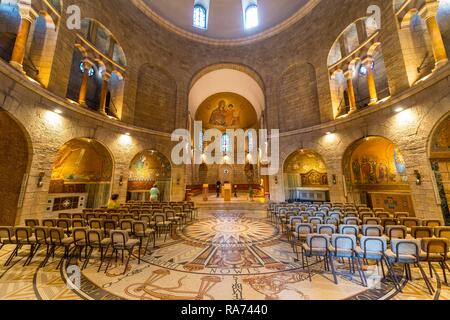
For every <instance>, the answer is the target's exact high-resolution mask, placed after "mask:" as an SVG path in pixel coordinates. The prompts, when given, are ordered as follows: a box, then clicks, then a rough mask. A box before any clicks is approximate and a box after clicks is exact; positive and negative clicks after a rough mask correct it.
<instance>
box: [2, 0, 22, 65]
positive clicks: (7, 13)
mask: <svg viewBox="0 0 450 320" xmlns="http://www.w3.org/2000/svg"><path fill="white" fill-rule="evenodd" d="M20 21H21V16H20V12H19V7H18V6H17V4H14V3H12V2H11V3H3V1H2V2H0V58H2V59H3V60H5V61H7V62H9V61H10V60H11V56H12V52H13V49H14V44H15V42H16V37H17V32H18V31H19V26H20Z"/></svg>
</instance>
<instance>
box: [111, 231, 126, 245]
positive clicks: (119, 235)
mask: <svg viewBox="0 0 450 320" xmlns="http://www.w3.org/2000/svg"><path fill="white" fill-rule="evenodd" d="M111 240H112V245H113V247H114V248H119V249H121V248H124V247H125V244H126V243H127V241H128V232H126V231H123V230H113V231H111Z"/></svg>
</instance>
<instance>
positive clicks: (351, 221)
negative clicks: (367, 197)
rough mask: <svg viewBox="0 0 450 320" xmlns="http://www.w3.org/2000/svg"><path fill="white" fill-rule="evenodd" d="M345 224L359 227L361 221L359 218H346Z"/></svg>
mask: <svg viewBox="0 0 450 320" xmlns="http://www.w3.org/2000/svg"><path fill="white" fill-rule="evenodd" d="M344 224H352V225H358V224H359V219H358V218H357V217H346V218H344Z"/></svg>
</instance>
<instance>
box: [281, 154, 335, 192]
mask: <svg viewBox="0 0 450 320" xmlns="http://www.w3.org/2000/svg"><path fill="white" fill-rule="evenodd" d="M283 181H284V194H285V198H286V200H288V201H329V200H330V195H329V184H328V172H327V167H326V164H325V161H324V159H323V158H322V156H321V155H320V154H319V153H317V152H316V151H314V150H311V149H303V148H302V149H298V150H296V151H294V152H293V153H291V154H290V155H289V156H287V157H286V159H285V160H284V161H283Z"/></svg>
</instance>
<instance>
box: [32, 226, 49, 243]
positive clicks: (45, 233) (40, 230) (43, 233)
mask: <svg viewBox="0 0 450 320" xmlns="http://www.w3.org/2000/svg"><path fill="white" fill-rule="evenodd" d="M49 230H50V229H49V228H47V227H39V226H38V227H35V228H34V235H35V237H36V241H37V242H39V243H47V238H48V237H49Z"/></svg>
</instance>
